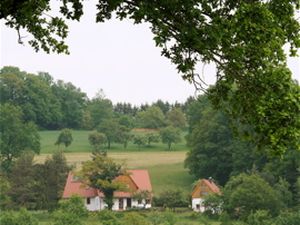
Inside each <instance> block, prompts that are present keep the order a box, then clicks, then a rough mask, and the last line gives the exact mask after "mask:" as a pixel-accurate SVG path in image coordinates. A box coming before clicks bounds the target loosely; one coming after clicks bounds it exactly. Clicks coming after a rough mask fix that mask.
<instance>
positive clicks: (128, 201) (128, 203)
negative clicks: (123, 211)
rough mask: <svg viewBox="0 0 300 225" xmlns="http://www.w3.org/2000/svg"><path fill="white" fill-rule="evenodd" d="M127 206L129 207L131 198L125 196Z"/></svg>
mask: <svg viewBox="0 0 300 225" xmlns="http://www.w3.org/2000/svg"><path fill="white" fill-rule="evenodd" d="M126 201H127V204H126V205H127V208H131V198H127V200H126Z"/></svg>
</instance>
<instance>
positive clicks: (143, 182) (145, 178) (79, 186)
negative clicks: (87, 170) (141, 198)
mask: <svg viewBox="0 0 300 225" xmlns="http://www.w3.org/2000/svg"><path fill="white" fill-rule="evenodd" d="M127 172H128V176H129V177H130V178H131V180H132V181H133V182H134V183H135V185H136V187H137V190H138V191H144V190H146V191H149V192H152V186H151V181H150V176H149V173H148V171H147V170H128V171H127ZM122 176H124V175H122ZM117 179H118V178H117ZM120 180H122V179H120ZM72 195H78V196H81V197H86V198H88V197H95V196H100V197H104V195H103V193H102V192H101V191H99V190H97V189H95V188H91V187H88V186H86V185H84V184H83V183H82V182H81V181H80V180H78V179H76V177H75V176H74V174H73V173H72V172H70V173H69V174H68V178H67V181H66V185H65V188H64V192H63V198H69V197H71V196H72ZM131 195H132V193H131V192H122V191H115V192H114V197H118V198H120V197H124V198H126V197H130V196H131Z"/></svg>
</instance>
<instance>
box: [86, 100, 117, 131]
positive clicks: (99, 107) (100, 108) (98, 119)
mask: <svg viewBox="0 0 300 225" xmlns="http://www.w3.org/2000/svg"><path fill="white" fill-rule="evenodd" d="M87 111H88V112H89V114H90V116H91V121H92V128H96V127H97V126H102V123H103V122H104V121H107V120H109V119H111V118H112V117H113V105H112V102H111V101H110V100H109V99H107V98H105V96H104V94H99V95H97V96H96V97H95V98H93V99H92V100H91V101H89V102H88V105H87Z"/></svg>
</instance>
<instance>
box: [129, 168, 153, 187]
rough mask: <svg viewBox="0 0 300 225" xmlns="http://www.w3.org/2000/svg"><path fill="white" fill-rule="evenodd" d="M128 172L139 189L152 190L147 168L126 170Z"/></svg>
mask: <svg viewBox="0 0 300 225" xmlns="http://www.w3.org/2000/svg"><path fill="white" fill-rule="evenodd" d="M128 173H129V176H130V177H131V178H132V180H133V181H134V183H135V184H136V185H137V186H138V189H139V190H141V191H149V192H152V185H151V182H150V176H149V173H148V170H128Z"/></svg>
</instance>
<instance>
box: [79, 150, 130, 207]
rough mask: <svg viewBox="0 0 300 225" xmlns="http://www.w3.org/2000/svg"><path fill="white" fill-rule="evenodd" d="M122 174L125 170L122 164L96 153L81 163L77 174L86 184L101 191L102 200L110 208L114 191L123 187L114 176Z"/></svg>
mask: <svg viewBox="0 0 300 225" xmlns="http://www.w3.org/2000/svg"><path fill="white" fill-rule="evenodd" d="M123 174H125V171H124V169H123V168H122V165H120V164H117V163H116V162H114V161H113V160H112V159H111V158H108V157H107V156H103V155H100V154H96V155H95V156H94V157H93V159H92V160H91V161H86V162H84V163H83V165H82V168H81V171H80V173H79V176H80V177H81V178H82V180H83V182H84V183H85V184H86V185H88V186H90V187H93V188H97V189H99V190H100V191H102V192H103V194H104V202H105V203H106V204H107V207H108V209H110V210H111V209H112V206H113V193H114V191H116V190H121V189H124V187H123V185H122V184H121V183H120V182H118V181H116V180H115V178H117V177H118V176H120V175H123Z"/></svg>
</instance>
